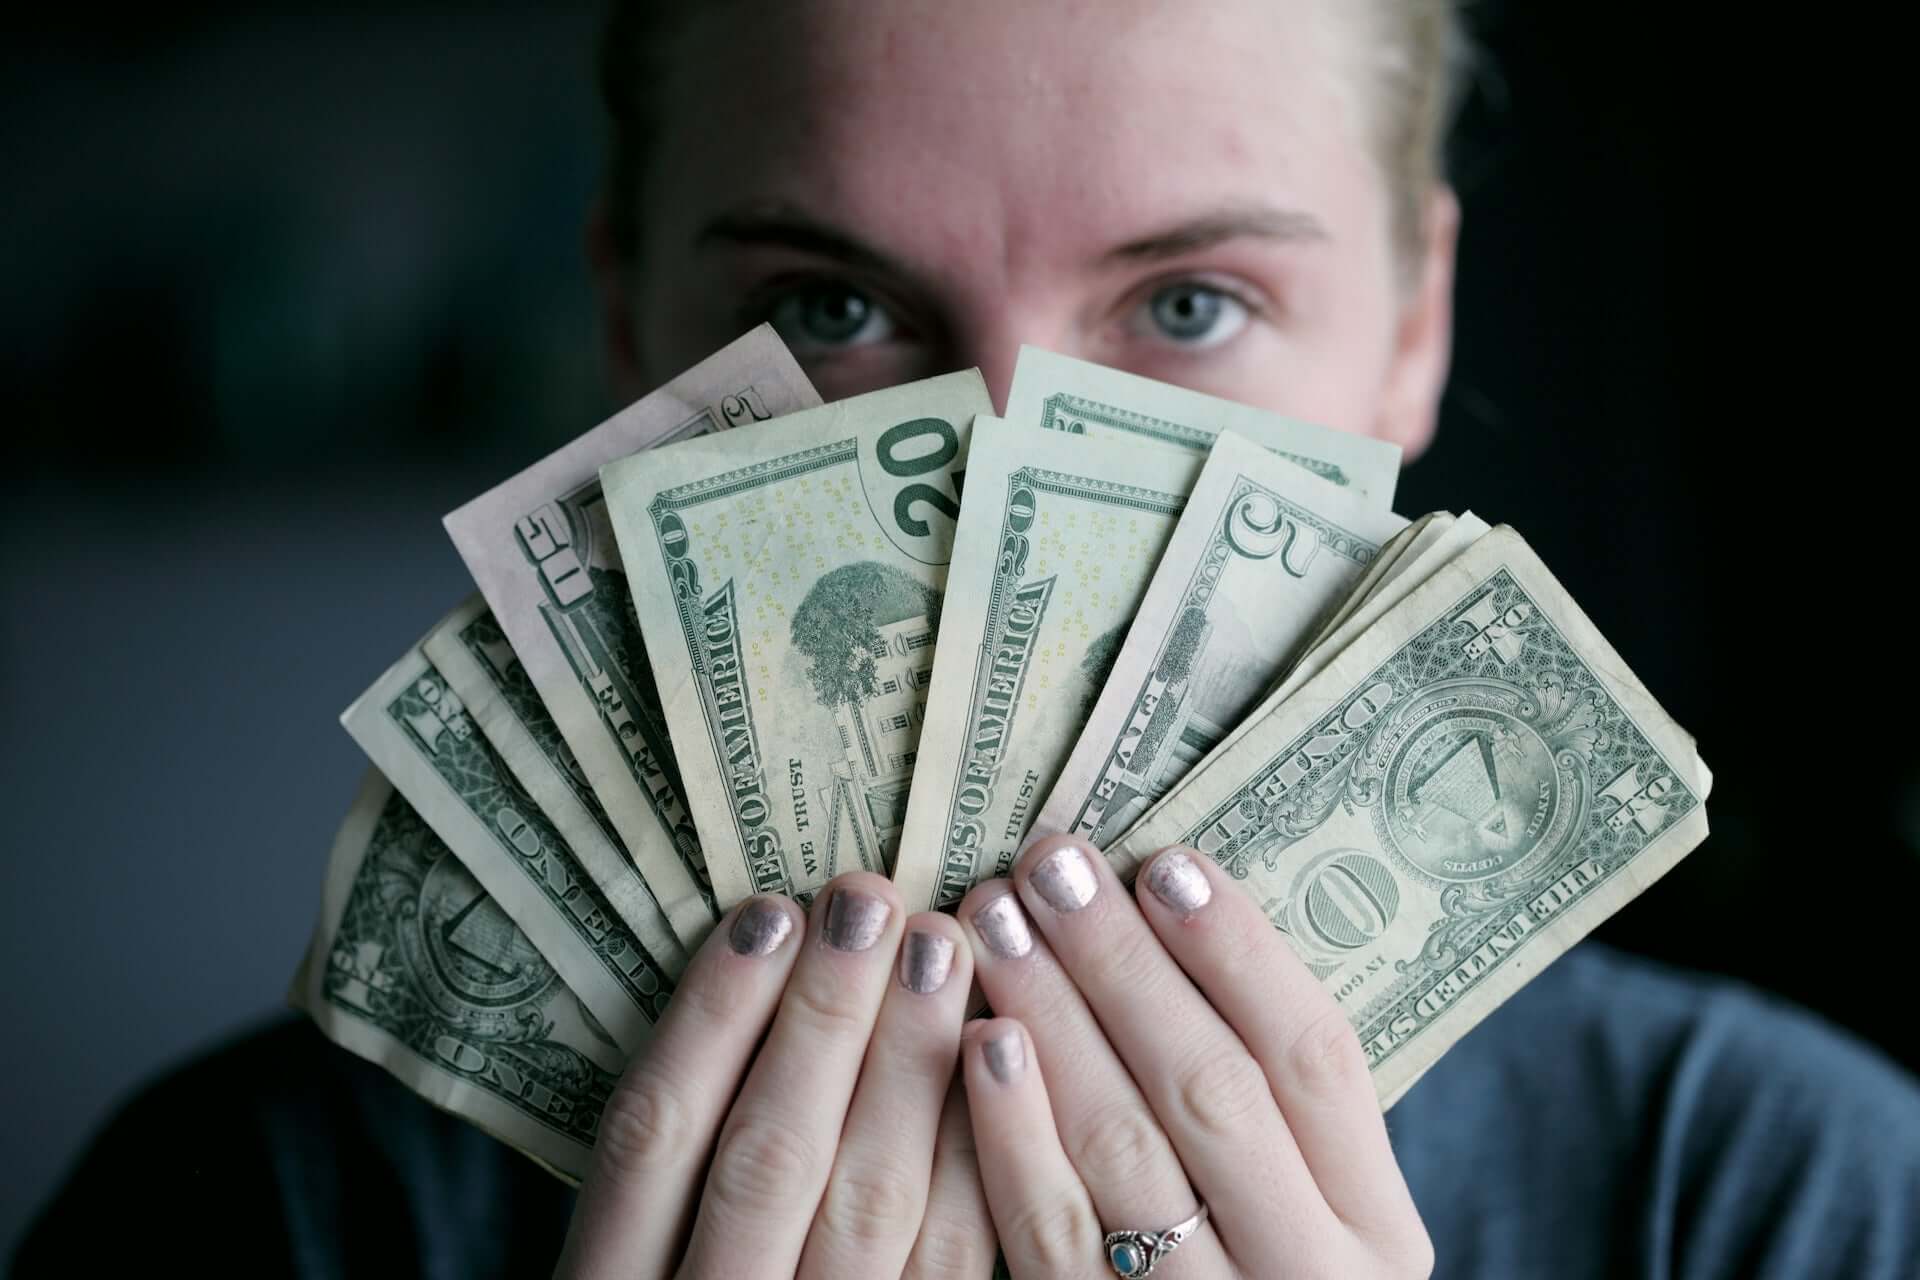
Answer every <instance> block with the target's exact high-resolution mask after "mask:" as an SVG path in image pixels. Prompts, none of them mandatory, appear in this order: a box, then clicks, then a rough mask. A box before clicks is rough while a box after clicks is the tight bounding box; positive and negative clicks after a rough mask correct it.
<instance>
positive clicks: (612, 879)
mask: <svg viewBox="0 0 1920 1280" xmlns="http://www.w3.org/2000/svg"><path fill="white" fill-rule="evenodd" d="M421 648H422V650H423V652H424V653H425V655H426V659H427V661H428V662H429V663H431V664H432V666H433V668H434V670H436V671H438V672H439V673H440V675H441V677H442V678H443V679H445V680H446V682H447V684H448V685H449V686H450V687H451V688H452V689H453V692H454V693H455V695H456V696H457V697H458V698H459V700H460V702H461V704H462V705H463V706H464V707H465V708H466V712H467V714H468V715H469V716H471V717H473V721H474V723H475V724H477V725H479V726H480V731H481V732H482V733H484V734H486V736H487V741H488V742H489V743H491V744H492V746H493V749H494V751H495V752H496V753H497V754H498V756H499V757H500V761H501V763H503V764H505V765H506V766H507V769H508V770H509V771H510V772H511V773H512V774H513V777H514V780H515V781H517V782H518V783H519V784H520V785H521V786H522V787H524V788H525V789H526V792H527V795H528V796H530V797H531V798H532V800H533V802H534V803H535V804H536V805H538V806H539V807H540V812H541V813H542V814H543V815H544V816H545V817H546V819H547V821H549V822H550V823H552V824H553V827H554V830H555V831H557V832H558V833H559V835H560V839H561V840H562V841H563V842H564V843H565V845H566V847H567V849H568V850H569V851H570V852H571V853H572V855H573V857H574V858H576V859H578V861H579V864H580V867H581V868H582V869H583V870H584V871H585V873H586V875H587V877H588V878H589V879H590V880H591V881H592V882H593V883H594V884H595V885H596V886H598V887H599V888H600V890H601V891H602V892H603V893H604V894H605V895H606V897H607V901H608V902H609V903H610V904H611V905H612V907H613V909H614V911H615V913H616V914H618V915H619V917H620V919H621V920H622V921H624V922H625V923H626V924H627V926H628V927H629V928H631V929H632V930H633V932H634V935H635V936H636V937H637V938H639V939H640V943H641V945H642V946H644V947H645V948H646V949H647V951H648V953H649V954H650V955H652V956H654V957H655V958H656V959H658V960H659V961H660V963H661V965H662V966H664V967H665V968H666V970H667V972H668V973H669V974H671V975H673V976H674V977H678V976H679V974H680V970H681V969H682V968H683V967H684V966H685V962H686V949H685V948H684V947H683V946H682V945H681V943H680V940H679V938H677V937H676V936H675V935H674V932H673V929H672V927H671V926H670V925H669V924H668V922H667V917H666V913H665V912H664V911H663V910H662V909H661V907H660V903H659V900H658V899H657V898H655V897H654V895H653V890H652V889H651V888H650V887H649V886H648V885H647V882H646V881H645V880H643V879H641V878H640V874H639V872H638V871H637V870H635V868H634V866H633V863H632V862H631V861H629V860H628V858H627V856H626V854H625V852H624V851H623V850H622V849H621V847H620V838H619V836H618V835H616V834H615V833H614V830H613V824H612V822H611V821H610V820H609V819H608V817H607V812H606V810H605V809H603V808H601V806H600V801H599V798H598V797H597V796H595V795H594V794H593V786H592V784H591V783H589V782H588V781H587V777H586V772H585V771H584V770H583V769H581V768H580V764H579V761H578V760H577V759H576V758H575V757H574V754H573V751H572V749H571V748H569V747H568V746H567V740H566V738H565V736H564V735H563V734H561V732H560V726H559V725H557V724H555V723H554V722H553V717H552V716H551V715H550V714H548V712H547V708H546V705H545V704H544V703H542V702H541V701H540V695H539V693H538V692H537V691H536V690H535V689H534V687H533V682H532V681H531V680H530V679H528V678H527V671H526V666H525V664H524V663H522V662H521V661H520V658H519V656H518V655H517V654H515V653H514V651H513V646H512V645H510V644H508V643H507V637H506V633H505V632H504V631H502V630H501V629H500V624H499V622H498V621H496V620H495V618H494V616H493V613H492V611H491V610H489V609H488V608H487V602H486V601H485V600H482V599H481V598H480V597H478V596H475V597H473V598H472V599H470V600H468V601H467V602H466V603H465V604H463V605H461V606H460V607H459V608H458V609H455V610H454V611H453V612H452V613H451V614H448V615H447V617H446V618H444V619H442V620H441V622H440V625H439V626H437V627H435V628H434V629H433V631H432V632H431V633H429V634H428V636H427V639H426V642H425V644H423V645H422V646H421Z"/></svg>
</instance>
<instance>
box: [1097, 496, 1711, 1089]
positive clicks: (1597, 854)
mask: <svg viewBox="0 0 1920 1280" xmlns="http://www.w3.org/2000/svg"><path fill="white" fill-rule="evenodd" d="M1706 776H1707V775H1706V774H1705V773H1704V770H1703V769H1702V768H1701V767H1700V766H1699V765H1698V763H1697V757H1696V756H1695V753H1694V749H1693V742H1692V739H1691V738H1689V737H1688V736H1687V734H1686V733H1685V732H1684V731H1683V730H1681V729H1680V728H1679V726H1677V725H1676V724H1674V722H1673V721H1672V720H1671V719H1670V718H1668V716H1667V715H1666V713H1665V712H1664V711H1662V710H1661V708H1660V706H1659V704H1658V703H1656V702H1655V701H1654V699H1653V697H1652V696H1651V695H1650V694H1649V693H1648V692H1647V691H1646V689H1645V688H1644V687H1642V686H1641V684H1640V682H1639V681H1638V680H1637V679H1635V678H1634V677H1633V675H1632V674H1631V672H1629V671H1628V669H1627V666H1626V664H1625V663H1624V662H1623V661H1622V660H1621V658H1620V656H1619V655H1618V654H1617V653H1615V652H1614V650H1613V648H1612V646H1610V645H1609V644H1608V643H1607V642H1606V640H1605V639H1604V638H1603V637H1602V636H1601V635H1600V633H1599V632H1598V631H1597V630H1596V629H1595V628H1594V626H1593V624H1592V623H1591V622H1590V621H1588V619H1587V617H1586V616H1585V615H1584V614H1583V613H1582V612H1581V611H1580V609H1579V607H1578V606H1577V605H1576V604H1574V602H1573V601H1572V599H1571V598H1569V597H1568V596H1567V594H1566V593H1565V591H1564V590H1563V589H1562V588H1561V586H1560V584H1559V583H1558V582H1557V581H1555V580H1554V578H1553V576H1552V575H1551V574H1550V573H1548V571H1547V569H1546V567H1545V566H1544V565H1542V564H1541V563H1540V561H1539V559H1538V558H1537V557H1535V556H1534V555H1533V553H1532V552H1531V551H1530V550H1529V549H1528V548H1527V546H1526V544H1525V543H1524V542H1523V541H1522V540H1521V539H1520V537H1519V536H1518V535H1517V534H1515V533H1513V532H1512V531H1511V530H1509V529H1506V528H1505V527H1502V528H1499V529H1496V530H1494V531H1493V532H1491V533H1488V534H1486V535H1485V536H1483V537H1481V538H1479V539H1478V540H1477V541H1475V542H1474V543H1473V544H1472V545H1471V546H1470V547H1468V548H1467V549H1466V550H1465V551H1462V552H1460V553H1459V554H1458V555H1457V556H1455V557H1454V558H1453V559H1452V560H1451V561H1450V562H1448V563H1447V564H1445V565H1443V566H1442V567H1441V568H1439V569H1438V570H1437V571H1436V572H1434V573H1433V574H1432V575H1431V576H1429V577H1428V578H1427V579H1426V580H1425V581H1424V582H1423V583H1422V584H1421V585H1420V586H1418V587H1417V588H1415V589H1414V590H1413V591H1412V592H1411V593H1410V594H1408V595H1407V596H1406V597H1405V598H1404V599H1402V600H1401V601H1400V602H1399V603H1397V604H1395V605H1393V606H1392V607H1391V608H1389V609H1388V610H1387V611H1386V612H1385V613H1384V614H1382V615H1381V616H1380V618H1379V619H1378V620H1377V621H1376V622H1375V623H1374V624H1373V625H1372V626H1371V627H1369V628H1368V629H1367V630H1366V632H1365V633H1364V634H1363V635H1361V636H1359V637H1357V638H1356V639H1354V640H1353V641H1352V643H1350V644H1348V645H1347V646H1346V647H1345V648H1343V649H1341V650H1340V651H1339V652H1337V653H1336V654H1334V656H1333V657H1332V658H1331V660H1330V661H1329V662H1327V663H1326V665H1324V666H1323V667H1322V668H1321V669H1320V670H1319V671H1318V672H1317V673H1316V674H1314V675H1312V676H1311V677H1309V678H1307V679H1306V680H1304V682H1302V683H1301V684H1299V686H1298V687H1297V688H1295V689H1294V690H1293V691H1292V693H1291V694H1290V695H1289V696H1288V697H1286V698H1285V699H1284V700H1281V701H1278V702H1275V703H1272V704H1269V705H1268V706H1266V707H1263V709H1262V711H1261V712H1260V713H1258V714H1257V716H1256V719H1255V721H1254V722H1253V724H1252V725H1250V726H1249V727H1248V729H1247V730H1246V731H1245V732H1243V733H1242V734H1240V735H1239V736H1238V737H1237V738H1236V739H1235V740H1234V741H1233V742H1232V743H1231V745H1230V746H1228V747H1225V748H1223V749H1221V750H1219V751H1216V752H1215V753H1214V754H1213V755H1211V756H1209V757H1208V758H1207V759H1206V760H1205V761H1203V762H1202V763H1201V764H1200V765H1199V766H1198V767H1196V768H1195V769H1194V770H1193V771H1192V772H1190V773H1189V774H1188V775H1187V777H1186V779H1185V780H1184V781H1183V782H1182V783H1181V784H1180V785H1179V786H1177V787H1176V788H1174V789H1173V790H1172V791H1171V792H1169V793H1168V795H1167V796H1166V798H1165V799H1164V800H1162V801H1161V802H1160V804H1159V805H1158V806H1156V807H1155V808H1154V809H1153V810H1152V811H1151V812H1150V813H1149V814H1148V816H1147V817H1146V818H1145V819H1144V820H1143V821H1142V822H1141V823H1140V824H1139V825H1138V826H1136V827H1135V828H1134V830H1133V831H1131V832H1130V833H1128V834H1127V835H1126V836H1125V837H1124V838H1123V839H1122V840H1121V841H1120V843H1119V844H1117V845H1115V846H1114V847H1113V848H1111V849H1110V850H1109V851H1108V855H1109V857H1110V859H1112V860H1113V861H1114V863H1115V865H1116V867H1118V868H1121V869H1122V870H1123V872H1129V873H1130V872H1131V871H1132V870H1133V869H1134V868H1135V867H1137V866H1138V865H1139V864H1140V862H1141V861H1143V860H1144V859H1145V858H1146V857H1148V856H1149V855H1151V854H1152V853H1153V852H1154V851H1156V850H1158V849H1159V848H1161V847H1162V846H1165V845H1172V844H1182V845H1188V846H1191V847H1193V848H1196V849H1198V850H1199V851H1200V852H1201V853H1203V854H1205V855H1206V856H1208V857H1211V858H1213V859H1214V860H1215V861H1216V862H1218V863H1219V864H1220V865H1221V866H1222V867H1223V868H1225V869H1226V870H1227V871H1228V873H1229V874H1230V875H1232V876H1233V877H1234V878H1235V879H1237V880H1238V881H1239V882H1240V883H1241V885H1242V887H1243V888H1244V889H1245V890H1246V892H1248V893H1249V894H1251V895H1252V896H1253V898H1254V900H1255V901H1256V902H1258V903H1259V904H1260V906H1261V909H1262V910H1263V911H1264V912H1265V913H1266V914H1267V916H1268V918H1269V919H1270V920H1272V922H1273V924H1274V926H1275V927H1276V928H1277V929H1279V930H1281V931H1282V933H1284V934H1285V936H1286V938H1287V940H1288V942H1289V943H1290V944H1291V945H1292V946H1293V948H1294V950H1295V951H1296V952H1297V953H1298V954H1299V955H1300V957H1301V958H1302V959H1303V960H1304V961H1305V962H1306V963H1307V965H1308V967H1309V968H1311V969H1312V971H1313V972H1314V974H1315V975H1316V976H1318V977H1319V979H1320V981H1321V982H1322V983H1323V984H1324V985H1325V987H1326V988H1327V989H1328V990H1329V991H1330V992H1331V993H1332V995H1333V997H1334V999H1335V1000H1337V1001H1338V1002H1339V1003H1340V1005H1341V1007H1342V1008H1343V1009H1344V1010H1345V1012H1346V1014H1347V1017H1348V1019H1349V1021H1350V1022H1351V1023H1352V1025H1353V1027H1354V1029H1355V1030H1356V1031H1357V1032H1358V1033H1359V1036H1360V1042H1361V1044H1362V1045H1363V1046H1364V1047H1365V1050H1366V1055H1367V1060H1368V1062H1369V1063H1370V1065H1371V1067H1372V1070H1373V1077H1374V1083H1375V1087H1376V1089H1377V1091H1378V1093H1379V1095H1380V1098H1381V1101H1382V1103H1383V1104H1384V1105H1390V1104H1391V1103H1392V1102H1393V1101H1394V1100H1395V1099H1397V1098H1398V1097H1399V1096H1400V1095H1401V1094H1402V1093H1404V1092H1405V1091H1406V1089H1407V1088H1408V1087H1409V1086H1410V1085H1412V1083H1413V1082H1414V1081H1415V1080H1416V1079H1418V1078H1419V1076H1420V1074H1421V1073H1422V1072H1423V1071H1425V1070H1426V1068H1427V1067H1428V1066H1430V1065H1431V1064H1432V1063H1433V1062H1434V1061H1435V1060H1436V1059H1438V1058H1439V1057H1440V1055H1441V1054H1442V1053H1443V1052H1445V1050H1446V1049H1447V1047H1448V1046H1450V1045H1451V1044H1452V1043H1453V1042H1454V1041H1456V1040H1458V1039H1459V1038H1460V1037H1461V1036H1462V1035H1464V1034H1465V1033H1466V1032H1467V1030H1468V1029H1470V1028H1471V1027H1472V1026H1474V1025H1475V1024H1476V1023H1478V1022H1479V1021H1480V1020H1481V1019H1482V1018H1484V1017H1485V1016H1486V1015H1487V1014H1488V1013H1489V1012H1491V1011H1492V1010H1493V1009H1494V1008H1495V1007H1496V1006H1498V1005H1499V1004H1500V1002H1501V1001H1503V1000H1505V999H1506V998H1507V997H1508V996H1509V995H1511V994H1512V993H1513V992H1514V991H1516V990H1518V989H1519V988H1520V987H1521V986H1522V985H1523V984H1524V983H1525V982H1527V981H1528V979H1529V978H1531V977H1532V976H1533V975H1534V974H1535V973H1538V972H1539V970H1540V969H1541V967H1542V966H1544V965H1545V964H1547V963H1548V962H1549V961H1551V960H1552V959H1553V958H1554V957H1555V956H1557V955H1559V954H1560V953H1561V952H1562V951H1565V950H1566V949H1567V948H1568V947H1569V946H1571V945H1572V944H1573V943H1574V942H1575V941H1577V940H1578V939H1580V938H1581V937H1583V936H1585V934H1587V933H1588V932H1589V931H1590V930H1592V929H1593V927H1594V926H1595V925H1597V924H1598V923H1599V922H1600V921H1601V920H1603V919H1605V918H1606V917H1607V916H1608V915H1610V914H1612V913H1613V912H1614V911H1617V910H1618V909H1619V908H1620V907H1621V906H1622V905H1624V904H1625V903H1626V902H1627V901H1629V900H1630V899H1632V898H1633V897H1634V896H1635V895H1637V894H1638V893H1640V892H1641V890H1643V889H1645V888H1646V887H1647V886H1648V885H1650V884H1651V883H1653V881H1654V880H1656V879H1657V878H1658V877H1659V876H1660V875H1662V874H1663V873H1665V872H1666V871H1667V870H1668V869H1669V868H1670V867H1672V866H1673V864H1674V863H1675V862H1677V861H1678V860H1679V859H1680V858H1681V857H1682V856H1684V855H1685V854H1686V853H1687V852H1688V851H1690V850H1691V849H1692V848H1693V847H1694V846H1695V845H1697V844H1698V843H1699V842H1700V840H1701V839H1702V838H1704V837H1705V835H1706V831H1707V825H1706V809H1705V806H1704V804H1703V801H1704V798H1705V793H1704V784H1705V779H1706Z"/></svg>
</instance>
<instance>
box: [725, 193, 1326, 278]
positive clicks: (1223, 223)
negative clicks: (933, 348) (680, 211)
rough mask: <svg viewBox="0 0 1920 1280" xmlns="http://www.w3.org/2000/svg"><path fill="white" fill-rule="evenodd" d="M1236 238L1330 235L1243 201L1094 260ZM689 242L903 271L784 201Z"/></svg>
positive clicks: (1313, 221)
mask: <svg viewBox="0 0 1920 1280" xmlns="http://www.w3.org/2000/svg"><path fill="white" fill-rule="evenodd" d="M1242 238H1253V239H1259V240H1270V241H1278V242H1283V243H1285V242H1292V243H1311V242H1314V241H1323V240H1327V239H1330V238H1331V237H1329V236H1328V234H1327V230H1326V227H1325V226H1323V225H1322V224H1321V222H1320V220H1319V219H1318V218H1316V217H1314V216H1313V215H1312V214H1310V213H1304V212H1301V211H1299V210H1295V209H1279V208H1274V207H1272V206H1269V205H1249V206H1245V207H1238V208H1228V209H1220V210H1216V211H1214V212H1212V213H1205V214H1201V215H1200V216H1198V217H1195V218H1189V219H1188V220H1186V221H1185V222H1181V223H1177V224H1175V225H1174V226H1171V227H1168V228H1166V229H1165V230H1162V231H1156V232H1154V233H1153V234H1151V235H1146V236H1142V237H1140V238H1139V239H1137V240H1129V241H1127V242H1126V243H1125V244H1122V245H1117V246H1115V247H1114V248H1112V249H1109V250H1107V251H1106V252H1105V253H1103V254H1101V255H1100V262H1101V264H1102V265H1105V266H1112V265H1117V264H1124V263H1133V262H1156V261H1160V260H1162V259H1165V258H1177V257H1179V256H1181V255H1182V254H1188V253H1198V252H1199V251H1200V250H1202V249H1209V248H1212V247H1213V246H1214V245H1217V244H1224V243H1225V242H1227V241H1229V240H1238V239H1242ZM693 244H694V248H695V249H696V250H700V249H707V248H710V247H713V246H715V245H732V246H743V247H752V246H771V247H775V248H782V249H793V250H796V251H798V252H801V253H812V254H817V255H819V256H821V257H824V258H832V259H835V260H836V261H839V262H844V263H846V264H847V265H848V266H852V267H859V268H862V269H864V270H867V271H872V272H877V273H884V274H889V275H896V276H905V275H908V274H909V273H908V272H907V271H906V270H905V269H904V268H903V267H902V266H901V265H900V264H899V263H897V262H895V261H893V260H892V259H891V258H888V257H887V256H886V255H885V254H883V253H880V252H879V251H878V250H875V249H873V248H872V247H870V246H868V245H865V244H862V243H861V242H860V241H858V240H856V239H854V238H853V237H852V236H850V235H848V234H847V233H846V232H844V231H840V230H838V229H836V228H834V227H831V226H828V225H827V224H825V223H823V222H819V221H816V220H815V219H813V218H811V217H809V216H808V215H806V214H804V213H802V212H800V211H799V210H798V209H795V208H793V207H791V206H788V205H771V206H766V207H762V208H752V209H740V210H734V211H732V212H729V213H723V214H720V215H718V216H717V217H715V218H713V219H712V220H711V221H709V222H708V223H707V224H706V225H705V226H703V227H702V228H700V231H699V232H698V234H696V235H695V236H694V238H693Z"/></svg>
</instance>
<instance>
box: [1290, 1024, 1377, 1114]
mask: <svg viewBox="0 0 1920 1280" xmlns="http://www.w3.org/2000/svg"><path fill="white" fill-rule="evenodd" d="M1285 1070H1286V1073H1287V1079H1288V1081H1289V1083H1291V1084H1292V1085H1293V1087H1295V1088H1297V1089H1299V1090H1301V1091H1302V1092H1303V1093H1305V1094H1307V1095H1308V1096H1310V1097H1314V1098H1321V1099H1325V1098H1333V1097H1338V1096H1340V1095H1342V1094H1344V1093H1346V1092H1348V1091H1350V1090H1352V1089H1353V1088H1354V1087H1355V1085H1356V1084H1367V1087H1368V1088H1369V1090H1371V1087H1372V1086H1371V1084H1370V1083H1368V1081H1367V1057H1366V1054H1365V1053H1364V1052H1363V1051H1362V1050H1361V1048H1360V1037H1359V1036H1357V1035H1355V1034H1354V1033H1353V1028H1352V1027H1351V1026H1349V1025H1348V1023H1347V1019H1346V1015H1345V1014H1343V1013H1342V1012H1341V1011H1340V1010H1339V1009H1338V1008H1332V1009H1328V1010H1326V1011H1325V1012H1323V1013H1321V1014H1320V1015H1319V1016H1317V1017H1315V1018H1314V1019H1313V1021H1311V1022H1309V1023H1308V1024H1307V1025H1306V1026H1305V1027H1303V1028H1301V1030H1300V1032H1299V1034H1297V1035H1295V1036H1294V1038H1293V1041H1292V1043H1290V1044H1289V1045H1288V1046H1287V1050H1286V1056H1285Z"/></svg>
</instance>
